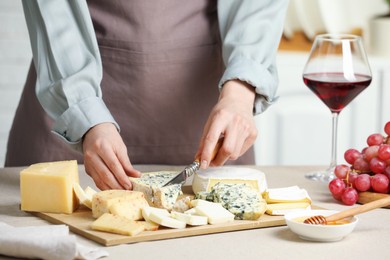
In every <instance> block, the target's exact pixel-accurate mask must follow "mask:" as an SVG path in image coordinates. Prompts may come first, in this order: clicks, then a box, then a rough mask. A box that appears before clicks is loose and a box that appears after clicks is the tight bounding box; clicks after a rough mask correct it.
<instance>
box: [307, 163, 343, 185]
mask: <svg viewBox="0 0 390 260" xmlns="http://www.w3.org/2000/svg"><path fill="white" fill-rule="evenodd" d="M305 178H306V179H309V180H312V181H320V182H330V181H332V180H333V179H335V178H336V176H335V175H334V167H331V168H328V169H326V170H324V171H318V172H310V173H307V174H305Z"/></svg>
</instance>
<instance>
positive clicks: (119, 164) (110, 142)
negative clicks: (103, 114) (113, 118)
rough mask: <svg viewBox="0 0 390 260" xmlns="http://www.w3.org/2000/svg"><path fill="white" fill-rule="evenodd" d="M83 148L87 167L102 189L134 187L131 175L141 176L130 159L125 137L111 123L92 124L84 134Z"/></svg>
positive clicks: (128, 188) (87, 170)
mask: <svg viewBox="0 0 390 260" xmlns="http://www.w3.org/2000/svg"><path fill="white" fill-rule="evenodd" d="M83 151H84V165H85V171H86V172H87V174H88V175H90V176H91V177H92V179H93V180H94V181H95V184H96V186H97V187H98V188H99V189H101V190H107V189H127V190H130V189H132V186H131V182H130V180H129V178H128V176H133V177H139V176H140V172H139V171H137V170H135V169H134V168H133V166H132V165H131V163H130V160H129V156H128V154H127V148H126V146H125V144H124V143H123V140H122V137H121V136H120V134H119V133H118V130H117V129H116V127H115V126H114V125H113V124H111V123H102V124H99V125H96V126H94V127H92V128H91V129H90V130H89V131H88V132H87V133H86V134H85V136H84V141H83Z"/></svg>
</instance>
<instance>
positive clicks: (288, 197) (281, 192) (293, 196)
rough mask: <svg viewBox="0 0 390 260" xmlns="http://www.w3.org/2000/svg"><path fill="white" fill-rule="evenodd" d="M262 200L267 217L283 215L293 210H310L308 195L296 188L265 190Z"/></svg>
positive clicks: (303, 190)
mask: <svg viewBox="0 0 390 260" xmlns="http://www.w3.org/2000/svg"><path fill="white" fill-rule="evenodd" d="M264 198H265V200H266V202H267V210H266V213H267V214H269V215H285V214H287V213H289V212H291V211H294V210H301V209H310V208H311V199H310V197H309V194H308V193H307V191H306V190H305V189H301V188H299V187H298V186H291V187H285V188H276V189H267V190H266V192H265V193H264Z"/></svg>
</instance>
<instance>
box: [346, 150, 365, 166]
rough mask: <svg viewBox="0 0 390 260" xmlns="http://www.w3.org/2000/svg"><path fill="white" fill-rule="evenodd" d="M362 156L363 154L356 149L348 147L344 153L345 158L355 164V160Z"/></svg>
mask: <svg viewBox="0 0 390 260" xmlns="http://www.w3.org/2000/svg"><path fill="white" fill-rule="evenodd" d="M361 156H362V154H361V153H360V152H359V151H358V150H356V149H348V150H347V151H346V152H345V153H344V159H345V161H346V162H347V163H349V164H353V163H354V162H355V160H356V159H357V158H359V157H361Z"/></svg>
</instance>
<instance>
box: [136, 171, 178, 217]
mask: <svg viewBox="0 0 390 260" xmlns="http://www.w3.org/2000/svg"><path fill="white" fill-rule="evenodd" d="M177 174H178V172H172V171H160V172H146V173H143V174H142V175H141V177H140V178H133V177H129V178H130V181H131V183H132V185H133V190H134V191H140V192H143V193H144V194H145V198H146V200H147V201H148V202H149V204H150V205H153V206H155V207H158V208H165V209H168V210H171V209H172V208H173V206H174V205H175V203H176V200H177V198H178V196H179V195H181V194H182V191H181V185H180V184H174V185H170V186H166V187H162V186H163V185H164V184H165V183H167V182H168V181H169V180H171V179H172V178H173V177H175V176H176V175H177Z"/></svg>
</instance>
